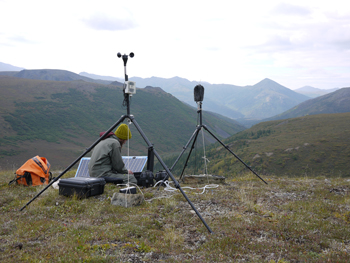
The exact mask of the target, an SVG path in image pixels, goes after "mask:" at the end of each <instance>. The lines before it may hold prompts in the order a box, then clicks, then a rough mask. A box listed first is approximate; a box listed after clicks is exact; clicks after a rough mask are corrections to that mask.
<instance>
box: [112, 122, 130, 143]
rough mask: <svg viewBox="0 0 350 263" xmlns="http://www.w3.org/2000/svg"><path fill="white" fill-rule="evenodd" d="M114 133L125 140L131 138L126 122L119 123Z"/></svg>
mask: <svg viewBox="0 0 350 263" xmlns="http://www.w3.org/2000/svg"><path fill="white" fill-rule="evenodd" d="M128 132H129V136H128ZM114 134H115V135H116V136H117V137H118V138H119V139H122V140H127V139H131V131H130V129H129V127H128V125H126V124H124V123H123V124H120V125H119V127H118V128H117V129H116V130H115V132H114Z"/></svg>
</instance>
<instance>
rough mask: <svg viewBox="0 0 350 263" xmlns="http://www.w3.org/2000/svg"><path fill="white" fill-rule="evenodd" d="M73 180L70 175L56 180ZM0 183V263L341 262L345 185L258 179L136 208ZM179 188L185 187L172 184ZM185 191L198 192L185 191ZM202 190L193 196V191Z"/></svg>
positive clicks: (163, 194) (347, 199) (159, 197)
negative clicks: (205, 224)
mask: <svg viewBox="0 0 350 263" xmlns="http://www.w3.org/2000/svg"><path fill="white" fill-rule="evenodd" d="M72 176H74V171H73V172H70V173H68V174H67V175H65V176H64V177H72ZM12 177H13V176H12V174H11V173H10V174H9V173H6V172H1V173H0V182H1V185H0V211H1V217H0V226H1V228H0V231H1V232H0V261H1V262H20V261H26V262H46V261H49V262H349V259H350V254H349V253H350V228H349V223H350V194H349V193H350V179H347V178H331V179H327V178H325V177H319V178H310V177H303V178H300V177H298V178H287V177H283V178H281V177H275V176H266V177H264V179H266V180H267V182H268V183H269V184H268V185H265V184H263V183H262V182H261V181H260V180H259V179H257V178H256V177H255V176H254V175H252V174H246V175H243V176H240V177H235V178H227V179H226V185H220V186H219V187H218V188H213V189H208V190H206V192H205V193H204V194H200V193H201V192H202V190H186V193H187V195H188V197H189V199H190V200H191V201H192V202H193V204H194V205H195V207H196V208H197V209H198V211H199V212H200V213H201V215H202V217H203V218H204V219H205V221H206V223H207V224H208V225H209V226H210V228H211V229H212V230H213V232H214V233H213V234H210V233H209V232H208V231H207V229H206V228H205V226H204V225H203V224H202V222H201V221H200V219H199V218H198V216H197V215H196V214H195V213H194V211H192V210H191V207H190V205H189V204H188V203H187V201H186V200H185V199H184V197H183V196H182V194H181V193H179V192H168V191H164V190H163V188H161V189H160V190H159V191H157V189H156V188H147V189H142V191H143V194H144V198H145V200H146V201H145V202H144V203H143V204H142V205H141V206H138V207H131V208H124V207H119V206H114V205H111V201H110V198H111V197H112V195H113V193H114V192H116V191H118V187H116V186H114V185H109V184H108V185H106V187H105V191H104V193H103V194H102V195H100V196H96V197H90V198H88V199H83V200H77V199H76V198H68V197H64V196H60V195H59V194H58V190H55V189H53V188H52V187H51V188H49V189H48V190H47V191H45V192H44V193H43V194H42V195H41V196H40V197H39V198H37V199H36V200H35V201H34V202H32V203H31V204H30V205H29V206H28V207H27V208H26V209H24V210H23V211H22V212H20V211H19V209H20V208H21V207H22V206H23V205H25V204H26V203H27V202H28V201H29V200H30V199H31V198H32V197H34V196H35V195H36V194H37V193H38V192H39V191H40V190H41V189H43V187H21V186H8V185H7V183H8V182H9V181H10V180H11V179H12ZM181 186H182V187H184V186H185V185H184V184H181ZM191 187H197V186H193V185H191ZM198 187H201V186H198Z"/></svg>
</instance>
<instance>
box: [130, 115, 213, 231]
mask: <svg viewBox="0 0 350 263" xmlns="http://www.w3.org/2000/svg"><path fill="white" fill-rule="evenodd" d="M129 119H130V120H131V121H132V122H133V123H134V125H135V127H136V129H137V130H138V131H139V133H140V134H141V136H142V138H143V139H144V141H145V142H146V143H147V145H148V147H151V146H152V144H151V142H150V141H149V140H148V138H147V137H146V135H145V134H144V132H143V131H142V129H141V127H140V126H139V125H138V123H137V122H136V120H135V119H134V117H133V116H129ZM153 153H154V155H155V156H156V157H157V159H158V161H159V162H160V164H161V165H162V166H163V168H164V169H165V170H166V172H167V173H168V175H169V176H170V177H171V179H172V180H173V181H174V183H175V187H176V188H177V189H179V190H180V192H181V193H182V195H183V196H184V197H185V199H186V200H187V202H188V203H189V204H190V206H191V207H192V209H193V210H194V211H195V212H196V214H197V216H198V217H199V219H200V220H201V221H202V223H203V224H204V225H205V227H206V228H207V229H208V231H209V232H210V233H213V231H212V230H211V229H210V227H209V226H208V225H207V223H206V222H205V221H204V219H203V218H202V216H201V214H200V213H199V212H198V211H197V209H196V208H195V207H194V205H193V204H192V202H191V201H190V199H188V197H187V195H186V194H185V192H184V191H183V190H182V188H181V186H180V184H179V182H178V181H176V179H175V177H174V176H173V175H172V173H171V172H170V170H169V168H168V166H166V164H165V163H164V162H163V160H162V159H161V158H160V156H159V154H158V153H157V151H156V149H154V148H153Z"/></svg>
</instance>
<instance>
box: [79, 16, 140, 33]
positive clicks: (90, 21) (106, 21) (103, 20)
mask: <svg viewBox="0 0 350 263" xmlns="http://www.w3.org/2000/svg"><path fill="white" fill-rule="evenodd" d="M83 22H84V23H85V25H87V26H88V27H90V28H92V29H95V30H107V31H120V30H128V29H133V28H136V27H137V26H138V25H137V23H136V21H135V20H134V19H132V18H130V17H125V18H118V17H112V16H108V15H106V14H103V13H97V14H93V15H92V16H90V17H89V18H87V19H83Z"/></svg>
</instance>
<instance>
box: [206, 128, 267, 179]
mask: <svg viewBox="0 0 350 263" xmlns="http://www.w3.org/2000/svg"><path fill="white" fill-rule="evenodd" d="M203 127H204V129H205V130H206V131H207V132H209V133H210V135H211V136H213V137H214V138H215V139H216V140H217V141H218V142H219V143H220V144H221V145H222V146H224V147H225V148H226V149H227V150H228V151H229V152H230V153H231V154H232V155H233V156H234V157H236V158H237V159H238V160H239V161H240V162H241V163H243V164H244V165H245V166H246V167H247V168H248V169H249V170H250V171H251V172H252V173H253V174H255V175H256V176H257V177H259V179H260V180H261V181H263V182H264V183H265V184H267V183H266V182H265V181H264V179H262V178H261V177H260V176H259V175H258V174H257V173H256V172H255V171H254V170H253V169H252V168H251V167H250V166H249V165H247V164H246V163H245V162H243V161H242V160H241V158H239V157H238V156H237V155H236V154H235V153H234V152H233V151H231V150H230V149H229V148H228V147H227V146H226V145H225V144H224V143H223V142H222V141H220V140H219V139H218V138H217V137H216V136H215V135H214V134H213V133H212V132H211V131H209V129H208V128H207V127H206V126H205V125H203Z"/></svg>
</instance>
